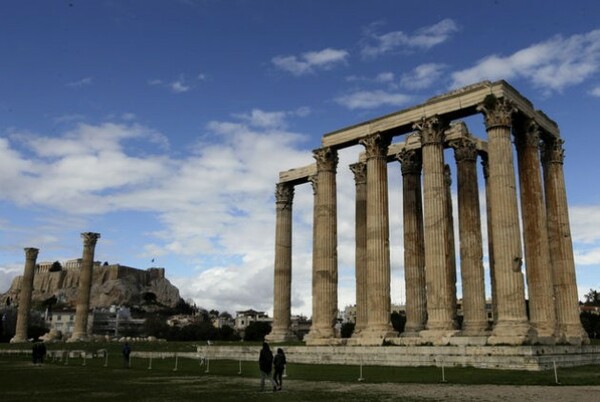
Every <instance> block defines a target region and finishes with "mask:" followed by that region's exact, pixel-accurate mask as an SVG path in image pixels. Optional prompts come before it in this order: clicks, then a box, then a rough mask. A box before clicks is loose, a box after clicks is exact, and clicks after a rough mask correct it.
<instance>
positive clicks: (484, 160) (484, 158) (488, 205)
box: [481, 152, 498, 325]
mask: <svg viewBox="0 0 600 402" xmlns="http://www.w3.org/2000/svg"><path fill="white" fill-rule="evenodd" d="M481 167H482V168H483V178H484V181H485V215H486V225H487V237H488V263H489V266H490V288H491V291H492V306H491V307H492V323H493V324H494V325H495V324H496V320H497V319H498V304H497V297H496V276H495V275H494V272H495V270H494V242H493V241H492V239H493V238H494V235H493V233H492V229H493V227H492V197H491V196H490V181H489V179H490V170H489V163H488V155H487V152H481Z"/></svg>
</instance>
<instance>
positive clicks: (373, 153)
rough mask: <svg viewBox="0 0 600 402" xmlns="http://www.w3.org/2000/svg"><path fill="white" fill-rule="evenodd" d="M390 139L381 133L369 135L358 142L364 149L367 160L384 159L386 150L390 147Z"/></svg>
mask: <svg viewBox="0 0 600 402" xmlns="http://www.w3.org/2000/svg"><path fill="white" fill-rule="evenodd" d="M391 142H392V139H391V138H390V137H389V136H387V135H383V134H381V133H375V134H371V135H369V136H367V137H365V138H363V139H361V140H360V141H359V143H360V144H361V145H364V147H365V153H366V156H367V160H369V159H372V158H386V157H387V149H388V147H389V146H390V144H391Z"/></svg>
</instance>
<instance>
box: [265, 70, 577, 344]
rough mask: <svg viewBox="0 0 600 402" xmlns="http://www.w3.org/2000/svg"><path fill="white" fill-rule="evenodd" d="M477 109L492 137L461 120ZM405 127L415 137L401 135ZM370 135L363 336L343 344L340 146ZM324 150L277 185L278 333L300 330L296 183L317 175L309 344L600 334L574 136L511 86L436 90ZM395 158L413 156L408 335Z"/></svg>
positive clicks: (359, 231) (360, 265) (525, 340)
mask: <svg viewBox="0 0 600 402" xmlns="http://www.w3.org/2000/svg"><path fill="white" fill-rule="evenodd" d="M477 113H480V114H482V115H483V121H484V123H485V130H486V132H487V139H485V140H484V139H478V138H476V137H475V136H474V135H472V134H471V133H470V132H469V129H468V127H467V126H466V124H465V123H464V122H463V121H461V120H460V119H463V118H466V117H469V116H472V115H475V114H477ZM511 134H512V135H513V136H514V147H515V150H516V163H515V161H514V160H513V159H514V158H513V151H514V150H513V142H512V141H511V139H512V137H511ZM401 136H404V141H401V142H392V140H393V139H394V138H395V137H401ZM357 144H361V145H363V146H364V152H363V153H361V155H360V157H359V158H358V160H357V161H356V163H354V164H352V165H350V166H349V168H350V169H351V170H352V172H353V173H354V178H355V184H356V215H355V216H356V218H355V225H356V267H355V268H356V310H357V312H356V327H355V332H354V334H353V336H352V338H350V339H340V338H336V335H335V331H334V323H335V321H336V312H337V286H338V283H337V282H338V279H337V278H338V263H337V221H336V220H337V199H336V170H337V164H338V156H337V155H338V151H339V150H340V149H342V148H346V147H350V146H354V145H357ZM321 145H322V146H321V147H320V148H318V149H316V150H314V151H313V154H314V158H315V160H316V163H314V164H312V165H310V166H305V167H301V168H297V169H291V170H288V171H284V172H281V173H280V174H279V182H278V183H277V185H276V211H277V217H276V234H275V287H274V309H273V316H274V322H273V331H272V333H271V334H270V335H269V337H268V339H269V340H270V341H272V342H278V341H284V340H288V339H290V338H292V336H293V335H292V333H291V331H290V314H291V272H292V203H293V195H294V188H295V186H297V185H301V184H304V183H309V182H310V183H311V184H312V187H313V192H314V217H313V218H314V221H313V258H312V265H313V268H312V301H313V311H312V326H311V329H310V332H309V334H308V335H307V336H306V338H305V341H306V343H307V345H313V346H315V345H341V344H347V345H381V344H382V343H383V342H384V341H387V342H389V343H392V344H398V345H440V346H441V345H533V344H542V345H554V344H565V343H567V344H571V345H582V344H586V343H588V342H589V340H588V338H587V335H586V334H585V332H584V331H583V328H582V326H581V323H580V319H579V310H578V298H577V285H576V280H575V264H574V258H573V247H572V240H571V234H570V227H569V216H568V209H567V197H566V191H565V183H564V174H563V158H564V151H563V140H562V139H561V138H560V134H559V129H558V126H557V124H556V123H555V122H554V121H552V120H551V119H550V118H548V117H547V116H546V115H545V114H544V113H543V112H541V111H538V110H536V109H535V108H534V106H533V105H532V104H531V102H530V101H528V100H527V99H525V98H524V97H523V96H521V95H520V94H519V93H518V92H517V91H516V90H515V89H514V88H513V87H511V86H510V85H509V84H508V83H507V82H505V81H497V82H488V81H485V82H481V83H478V84H474V85H471V86H468V87H465V88H461V89H458V90H455V91H452V92H449V93H447V94H444V95H441V96H437V97H434V98H431V99H429V100H428V101H427V102H425V103H423V104H421V105H418V106H415V107H411V108H408V109H405V110H401V111H399V112H396V113H392V114H389V115H387V116H383V117H380V118H376V119H373V120H370V121H367V122H364V123H361V124H357V125H354V126H351V127H348V128H344V129H341V130H338V131H334V132H331V133H328V134H325V135H324V136H323V137H322V144H321ZM447 148H451V149H452V150H453V155H454V160H455V163H456V171H455V174H456V180H457V192H458V215H457V217H458V219H457V221H458V233H459V236H458V239H455V235H454V223H453V222H454V219H453V212H452V202H451V194H450V169H451V167H450V166H449V165H447V164H446V161H445V159H444V158H445V156H444V150H445V149H447ZM478 157H479V158H480V160H481V165H482V169H483V177H484V178H485V183H484V185H485V201H486V202H485V205H486V216H487V228H488V233H487V238H488V239H489V240H488V244H486V245H484V244H483V235H482V229H481V227H482V225H481V216H480V199H479V185H478V174H477V164H476V161H477V158H478ZM393 161H398V162H400V167H401V172H402V194H403V205H402V216H403V230H404V232H403V233H404V273H405V282H406V320H407V321H406V327H405V331H404V332H403V333H402V334H398V333H396V332H395V331H394V329H393V327H392V326H391V323H390V300H391V295H390V278H391V272H390V244H389V231H390V230H389V216H388V180H387V176H388V171H387V169H388V162H393ZM515 165H516V166H515ZM515 167H516V174H515ZM519 203H520V209H521V213H519ZM398 210H399V209H398ZM521 228H522V229H521ZM455 242H458V245H459V247H458V249H459V250H460V252H459V255H458V256H456V255H455V251H454V250H455ZM392 246H393V245H392ZM484 247H487V250H488V255H489V265H490V278H489V281H490V282H489V287H490V289H491V299H492V313H493V314H492V316H493V318H492V322H491V323H489V322H488V317H487V314H486V309H485V304H486V295H485V283H486V282H485V280H486V278H485V274H484V272H485V271H484V267H483V254H484V252H483V251H484ZM456 261H459V262H460V263H459V267H457V264H456ZM524 270H525V271H526V278H527V281H526V282H527V283H525V279H524V275H523V271H524ZM457 272H460V278H461V282H462V313H463V321H462V325H461V326H458V325H457V321H456V313H457V293H456V282H457ZM526 289H527V298H528V308H527V307H526V296H525V295H526Z"/></svg>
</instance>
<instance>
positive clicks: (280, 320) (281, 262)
mask: <svg viewBox="0 0 600 402" xmlns="http://www.w3.org/2000/svg"><path fill="white" fill-rule="evenodd" d="M293 199H294V186H293V184H290V183H278V184H277V186H276V189H275V203H276V209H277V215H276V222H275V274H274V284H273V330H272V331H271V333H270V334H269V335H268V336H267V339H268V340H269V341H271V342H285V341H288V340H292V339H295V336H294V334H293V333H292V331H291V329H290V324H291V304H292V203H293Z"/></svg>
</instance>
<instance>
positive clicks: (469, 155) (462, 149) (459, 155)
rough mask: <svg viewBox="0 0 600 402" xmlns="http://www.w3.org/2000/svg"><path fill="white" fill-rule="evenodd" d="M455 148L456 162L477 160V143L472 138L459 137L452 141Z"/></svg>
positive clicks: (451, 144) (451, 143)
mask: <svg viewBox="0 0 600 402" xmlns="http://www.w3.org/2000/svg"><path fill="white" fill-rule="evenodd" d="M450 146H451V147H452V148H454V159H455V160H456V163H461V162H473V163H475V162H476V161H477V144H475V141H473V140H472V139H470V138H458V139H456V140H452V141H450Z"/></svg>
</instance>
